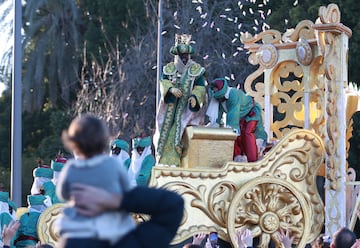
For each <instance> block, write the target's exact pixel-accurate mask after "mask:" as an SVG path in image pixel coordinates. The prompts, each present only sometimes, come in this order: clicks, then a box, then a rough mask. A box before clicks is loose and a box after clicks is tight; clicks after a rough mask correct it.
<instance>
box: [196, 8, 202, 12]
mask: <svg viewBox="0 0 360 248" xmlns="http://www.w3.org/2000/svg"><path fill="white" fill-rule="evenodd" d="M196 10H197V11H198V12H199V13H200V14H201V13H202V8H201V6H198V7H196Z"/></svg>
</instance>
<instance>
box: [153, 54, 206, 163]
mask: <svg viewBox="0 0 360 248" xmlns="http://www.w3.org/2000/svg"><path fill="white" fill-rule="evenodd" d="M188 64H189V66H187V67H186V69H185V70H184V72H183V73H182V74H181V73H179V72H178V71H177V69H176V67H175V64H174V63H173V62H171V63H169V64H167V65H166V66H165V67H164V69H163V79H162V80H161V81H160V92H161V95H162V97H161V100H160V105H159V111H158V113H157V132H159V133H158V135H155V136H158V140H157V144H156V145H157V149H156V155H157V158H158V163H160V164H166V165H176V166H179V165H180V162H181V155H182V144H181V139H182V135H183V133H184V130H185V128H186V126H190V125H199V123H200V122H201V121H202V117H203V116H204V114H203V113H202V111H201V110H202V108H203V105H204V103H205V100H206V88H205V79H204V73H205V69H204V68H203V67H201V66H200V65H199V64H197V63H195V62H193V61H191V60H190V62H189V63H188ZM172 87H174V88H178V89H180V90H181V92H182V94H183V95H182V96H181V97H180V98H176V97H175V96H174V95H173V94H171V93H170V92H169V90H170V89H171V88H172ZM191 96H193V97H195V99H196V106H195V107H194V108H192V107H191V106H190V104H189V98H190V97H191Z"/></svg>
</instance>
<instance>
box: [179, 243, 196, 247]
mask: <svg viewBox="0 0 360 248" xmlns="http://www.w3.org/2000/svg"><path fill="white" fill-rule="evenodd" d="M182 248H201V245H195V244H192V243H189V244H185V245H184V246H183V247H182Z"/></svg>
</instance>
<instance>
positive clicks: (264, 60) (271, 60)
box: [256, 44, 279, 69]
mask: <svg viewBox="0 0 360 248" xmlns="http://www.w3.org/2000/svg"><path fill="white" fill-rule="evenodd" d="M256 54H257V57H258V61H259V63H260V64H261V65H262V66H263V67H264V68H266V69H270V68H272V67H274V65H276V63H277V61H278V58H279V54H278V51H277V49H276V47H275V46H274V45H272V44H265V45H262V46H261V47H259V50H258V52H257V53H256Z"/></svg>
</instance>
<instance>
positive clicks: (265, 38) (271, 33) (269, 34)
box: [240, 29, 281, 45]
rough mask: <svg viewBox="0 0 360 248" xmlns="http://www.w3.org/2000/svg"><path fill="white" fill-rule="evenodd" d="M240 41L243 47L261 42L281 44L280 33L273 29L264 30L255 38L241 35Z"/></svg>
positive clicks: (248, 34) (245, 34) (249, 35)
mask: <svg viewBox="0 0 360 248" xmlns="http://www.w3.org/2000/svg"><path fill="white" fill-rule="evenodd" d="M240 40H241V42H242V43H243V44H244V45H248V44H254V43H257V42H258V41H261V40H262V43H263V44H279V43H280V42H281V33H280V32H279V31H277V30H274V29H270V30H266V31H264V32H261V33H260V34H257V35H255V36H252V35H251V34H250V33H244V34H242V35H241V37H240Z"/></svg>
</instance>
